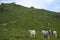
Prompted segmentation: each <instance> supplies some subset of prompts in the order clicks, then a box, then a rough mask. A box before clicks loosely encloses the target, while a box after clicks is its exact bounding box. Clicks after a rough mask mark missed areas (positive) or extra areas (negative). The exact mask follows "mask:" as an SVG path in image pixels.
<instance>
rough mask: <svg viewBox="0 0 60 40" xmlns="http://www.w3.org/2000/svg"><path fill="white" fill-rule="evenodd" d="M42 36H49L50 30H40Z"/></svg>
mask: <svg viewBox="0 0 60 40" xmlns="http://www.w3.org/2000/svg"><path fill="white" fill-rule="evenodd" d="M41 34H42V38H43V39H44V37H47V38H48V40H49V38H50V32H49V31H48V30H41Z"/></svg>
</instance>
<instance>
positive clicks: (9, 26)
mask: <svg viewBox="0 0 60 40" xmlns="http://www.w3.org/2000/svg"><path fill="white" fill-rule="evenodd" d="M48 24H49V25H48ZM29 29H35V30H36V32H37V33H36V38H35V39H32V38H30V37H28V36H27V30H29ZM42 29H53V30H56V31H57V32H58V37H60V13H58V12H52V11H48V10H44V9H36V8H34V7H31V8H27V7H23V6H21V5H16V4H14V3H11V4H4V3H3V4H2V5H0V40H42V38H41V33H40V31H41V30H42ZM51 40H55V38H53V37H52V38H51ZM56 40H60V39H59V38H57V39H56Z"/></svg>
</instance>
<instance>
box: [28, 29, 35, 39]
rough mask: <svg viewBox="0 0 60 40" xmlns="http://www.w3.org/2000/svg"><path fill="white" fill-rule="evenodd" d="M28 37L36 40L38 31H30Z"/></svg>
mask: <svg viewBox="0 0 60 40" xmlns="http://www.w3.org/2000/svg"><path fill="white" fill-rule="evenodd" d="M28 35H29V36H30V37H32V38H35V35H36V31H35V30H28Z"/></svg>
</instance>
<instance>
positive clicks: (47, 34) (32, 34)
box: [28, 29, 57, 40]
mask: <svg viewBox="0 0 60 40" xmlns="http://www.w3.org/2000/svg"><path fill="white" fill-rule="evenodd" d="M28 35H29V36H30V37H31V38H35V36H36V30H28ZM50 35H53V36H54V37H55V38H57V32H56V31H54V30H46V29H43V30H41V36H42V38H44V37H47V38H48V40H49V38H50Z"/></svg>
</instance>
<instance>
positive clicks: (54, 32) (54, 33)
mask: <svg viewBox="0 0 60 40" xmlns="http://www.w3.org/2000/svg"><path fill="white" fill-rule="evenodd" d="M49 31H50V34H51V35H53V36H55V38H57V32H56V31H53V30H49Z"/></svg>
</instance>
